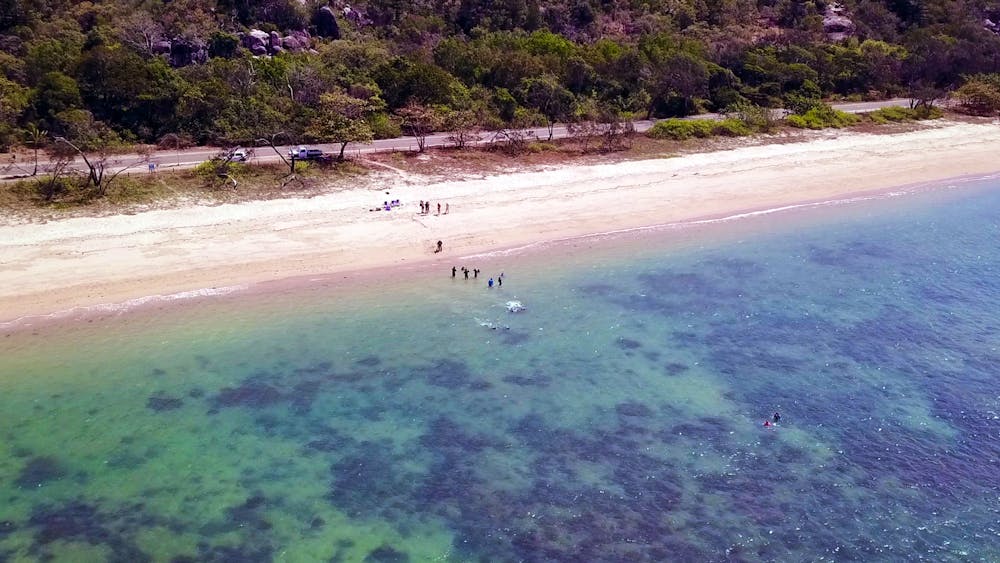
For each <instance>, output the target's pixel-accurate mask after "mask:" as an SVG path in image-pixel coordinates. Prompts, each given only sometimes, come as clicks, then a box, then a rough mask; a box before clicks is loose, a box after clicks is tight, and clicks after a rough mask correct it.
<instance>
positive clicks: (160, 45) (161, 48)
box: [153, 39, 172, 55]
mask: <svg viewBox="0 0 1000 563" xmlns="http://www.w3.org/2000/svg"><path fill="white" fill-rule="evenodd" d="M171 47H172V45H171V43H170V40H169V39H164V40H163V41H157V42H156V43H153V54H154V55H169V54H170V50H171Z"/></svg>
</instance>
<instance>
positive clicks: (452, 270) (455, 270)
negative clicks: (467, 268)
mask: <svg viewBox="0 0 1000 563" xmlns="http://www.w3.org/2000/svg"><path fill="white" fill-rule="evenodd" d="M457 272H458V268H456V267H454V266H452V267H451V277H455V274H456V273H457Z"/></svg>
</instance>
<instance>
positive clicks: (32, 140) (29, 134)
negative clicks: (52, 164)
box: [24, 123, 49, 176]
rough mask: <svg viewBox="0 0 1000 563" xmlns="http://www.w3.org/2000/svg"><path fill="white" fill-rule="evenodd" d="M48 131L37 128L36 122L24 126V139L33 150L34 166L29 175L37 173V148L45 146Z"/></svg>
mask: <svg viewBox="0 0 1000 563" xmlns="http://www.w3.org/2000/svg"><path fill="white" fill-rule="evenodd" d="M48 137H49V132H48V131H44V130H42V129H39V128H38V124H36V123H29V124H28V126H27V127H25V128H24V140H25V141H26V142H27V144H28V146H30V147H31V148H32V149H33V151H34V161H35V166H34V168H32V170H31V175H32V176H36V175H38V150H39V149H41V148H42V147H44V146H45V144H46V141H47V140H48Z"/></svg>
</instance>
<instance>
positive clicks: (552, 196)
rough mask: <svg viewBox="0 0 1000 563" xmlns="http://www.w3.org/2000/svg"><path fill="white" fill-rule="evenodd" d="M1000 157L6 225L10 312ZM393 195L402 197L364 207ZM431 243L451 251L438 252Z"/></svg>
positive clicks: (635, 218)
mask: <svg viewBox="0 0 1000 563" xmlns="http://www.w3.org/2000/svg"><path fill="white" fill-rule="evenodd" d="M998 155H1000V127H998V126H997V125H995V124H994V125H986V124H963V123H942V124H940V125H939V126H937V127H934V128H930V129H923V130H919V131H915V132H910V133H900V134H895V135H869V134H861V133H839V134H837V136H835V137H834V136H831V137H830V138H825V139H821V140H813V141H809V142H800V143H791V144H774V145H765V146H754V147H744V148H737V149H733V150H728V151H721V152H711V153H702V154H694V155H689V156H684V157H680V158H671V159H658V160H646V161H638V162H627V163H621V164H613V165H612V164H609V165H595V166H567V167H564V168H559V169H556V170H551V171H545V172H530V173H516V174H509V175H502V176H496V177H488V178H484V179H475V180H465V181H452V182H444V183H433V184H426V183H425V184H420V183H416V184H414V183H412V182H403V181H400V182H399V185H395V186H385V187H384V188H383V190H382V191H373V190H371V189H361V188H359V189H356V190H348V191H343V192H338V193H335V194H330V195H326V196H321V197H315V198H311V199H285V200H273V201H261V202H252V203H242V204H233V205H222V206H191V207H186V208H181V209H170V210H159V211H149V212H145V213H139V214H135V215H119V216H112V217H84V218H73V219H65V220H58V221H50V222H48V223H44V224H9V225H5V226H0V322H2V321H9V320H12V319H16V318H19V317H22V316H25V315H38V314H47V313H53V312H57V311H63V310H68V309H71V308H74V307H82V306H90V305H96V304H102V303H118V302H122V301H126V300H130V299H136V298H141V297H143V296H147V295H157V294H159V295H167V294H173V293H179V292H185V291H192V290H198V289H201V288H211V287H225V286H234V285H241V284H247V283H253V282H258V281H264V280H274V279H282V278H287V277H292V276H297V275H304V274H318V273H331V272H346V271H356V270H362V269H367V268H373V267H382V266H391V265H393V264H399V263H401V262H407V263H412V262H416V261H420V260H428V259H432V258H434V257H438V258H447V257H449V256H455V255H464V254H469V253H474V252H483V251H487V250H491V249H497V248H504V247H512V246H518V245H523V244H527V243H530V242H537V241H545V240H552V239H558V238H563V237H568V236H575V235H582V234H588V233H595V232H603V231H608V230H613V229H620V228H631V227H639V226H647V225H655V224H662V223H668V222H674V221H682V220H688V219H694V218H698V217H706V216H716V215H723V214H731V213H736V212H740V211H747V210H754V209H764V208H771V207H778V206H783V205H789V204H794V203H799V202H805V201H815V200H825V199H831V198H837V197H842V196H846V195H849V194H852V193H858V192H865V191H873V190H880V189H886V188H890V187H895V186H902V185H907V184H913V183H918V182H931V181H937V180H942V179H946V178H953V177H957V176H963V175H982V174H988V173H992V172H996V171H998V170H1000V159H998ZM384 190H389V191H390V192H391V195H389V196H386V195H385V193H384ZM396 198H399V199H402V200H403V201H404V203H405V206H404V207H403V208H402V209H396V210H393V211H391V212H369V211H368V208H369V207H372V206H374V205H376V204H378V203H381V202H382V201H383V200H385V199H396ZM421 199H431V200H433V201H434V203H435V204H436V203H437V202H441V204H442V210H443V208H444V204H445V203H448V204H450V207H451V213H450V214H448V215H441V216H436V215H435V214H434V213H433V210H432V214H431V215H428V216H421V215H419V214H418V211H419V210H418V206H417V201H418V200H421ZM437 240H442V241H444V243H445V247H444V248H445V252H444V253H443V254H442V255H437V256H436V255H435V254H434V253H433V247H434V243H435V242H436V241H437Z"/></svg>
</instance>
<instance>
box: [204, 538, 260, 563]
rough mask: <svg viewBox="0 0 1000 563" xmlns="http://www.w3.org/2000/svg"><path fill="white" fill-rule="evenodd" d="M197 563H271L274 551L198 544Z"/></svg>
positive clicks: (258, 547) (253, 547)
mask: <svg viewBox="0 0 1000 563" xmlns="http://www.w3.org/2000/svg"><path fill="white" fill-rule="evenodd" d="M197 561H199V562H201V563H235V562H237V561H238V562H239V563H271V562H272V561H274V549H273V548H271V546H269V545H262V546H210V545H208V544H205V543H201V544H198V557H197Z"/></svg>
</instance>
